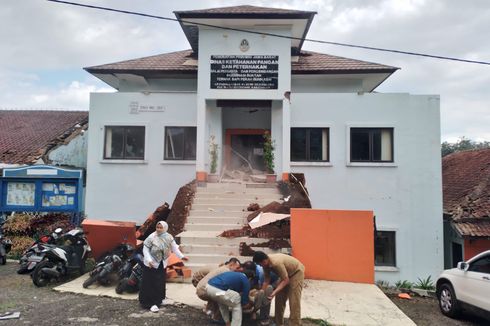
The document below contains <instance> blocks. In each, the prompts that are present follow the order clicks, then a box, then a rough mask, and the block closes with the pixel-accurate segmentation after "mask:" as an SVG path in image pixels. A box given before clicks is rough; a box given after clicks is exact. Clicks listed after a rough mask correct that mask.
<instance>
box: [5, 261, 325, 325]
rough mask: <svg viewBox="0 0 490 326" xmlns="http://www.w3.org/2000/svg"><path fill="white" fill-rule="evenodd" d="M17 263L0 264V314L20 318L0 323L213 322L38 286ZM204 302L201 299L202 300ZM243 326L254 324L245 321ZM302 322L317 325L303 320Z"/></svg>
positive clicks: (189, 311)
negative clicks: (19, 271)
mask: <svg viewBox="0 0 490 326" xmlns="http://www.w3.org/2000/svg"><path fill="white" fill-rule="evenodd" d="M17 267H18V265H17V263H13V262H8V263H7V265H0V313H4V312H6V311H19V312H20V319H12V320H1V321H0V325H1V326H4V325H9V326H11V325H36V326H37V325H49V326H52V325H111V326H116V325H119V326H134V325H141V326H142V325H148V326H151V325H172V326H180V325H182V326H184V325H186V326H187V325H213V324H212V323H211V321H210V320H209V319H208V318H207V317H206V315H205V314H204V313H203V312H202V311H201V310H200V309H196V308H192V307H189V306H185V305H171V306H164V307H162V308H161V309H160V311H159V312H158V313H152V312H149V311H148V310H144V309H142V308H140V306H139V305H138V302H137V301H135V300H124V299H115V298H105V297H95V296H87V295H82V294H72V293H60V292H56V291H54V290H53V289H52V288H53V287H56V286H57V285H59V284H56V285H52V286H47V287H44V288H37V287H36V286H34V284H32V280H31V278H30V276H29V275H18V274H17V273H16V270H17ZM203 303H204V302H203ZM243 325H244V326H252V325H256V323H255V321H251V320H246V319H245V320H244V323H243ZM303 325H306V326H308V325H309V326H311V325H318V323H315V321H304V322H303Z"/></svg>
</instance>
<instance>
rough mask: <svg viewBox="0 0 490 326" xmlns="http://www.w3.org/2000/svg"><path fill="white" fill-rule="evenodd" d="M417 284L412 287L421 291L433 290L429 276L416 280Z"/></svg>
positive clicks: (432, 283)
mask: <svg viewBox="0 0 490 326" xmlns="http://www.w3.org/2000/svg"><path fill="white" fill-rule="evenodd" d="M417 280H418V282H417V283H415V284H414V287H416V288H419V289H423V290H435V288H436V287H435V286H434V282H432V279H431V277H430V275H429V277H427V278H426V279H421V278H420V277H419V278H418V279H417Z"/></svg>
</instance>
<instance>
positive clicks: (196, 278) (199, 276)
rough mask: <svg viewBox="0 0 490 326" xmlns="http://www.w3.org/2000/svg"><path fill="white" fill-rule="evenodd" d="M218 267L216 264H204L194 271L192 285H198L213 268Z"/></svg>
mask: <svg viewBox="0 0 490 326" xmlns="http://www.w3.org/2000/svg"><path fill="white" fill-rule="evenodd" d="M215 269H216V265H213V266H204V267H203V268H201V269H199V270H198V271H196V272H194V273H192V285H194V287H197V284H198V283H199V281H200V280H202V279H203V278H204V277H205V276H206V275H208V274H209V273H210V272H211V271H212V270H215Z"/></svg>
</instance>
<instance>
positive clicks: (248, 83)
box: [211, 55, 279, 89]
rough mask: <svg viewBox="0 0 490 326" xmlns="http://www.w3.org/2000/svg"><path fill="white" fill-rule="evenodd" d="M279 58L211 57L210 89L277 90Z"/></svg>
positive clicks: (275, 56) (246, 56)
mask: <svg viewBox="0 0 490 326" xmlns="http://www.w3.org/2000/svg"><path fill="white" fill-rule="evenodd" d="M278 69H279V56H277V55H212V56H211V89H277V83H278V82H277V80H278V71H279V70H278Z"/></svg>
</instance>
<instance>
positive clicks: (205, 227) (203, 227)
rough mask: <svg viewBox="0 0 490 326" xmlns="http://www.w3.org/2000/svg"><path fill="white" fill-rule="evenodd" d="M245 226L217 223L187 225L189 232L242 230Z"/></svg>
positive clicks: (185, 227)
mask: <svg viewBox="0 0 490 326" xmlns="http://www.w3.org/2000/svg"><path fill="white" fill-rule="evenodd" d="M242 226H243V224H216V223H186V225H185V226H184V229H185V230H187V231H225V230H234V229H241V228H242Z"/></svg>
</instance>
